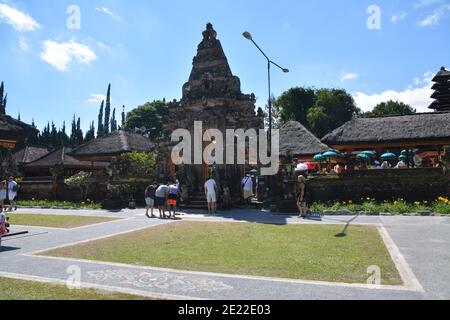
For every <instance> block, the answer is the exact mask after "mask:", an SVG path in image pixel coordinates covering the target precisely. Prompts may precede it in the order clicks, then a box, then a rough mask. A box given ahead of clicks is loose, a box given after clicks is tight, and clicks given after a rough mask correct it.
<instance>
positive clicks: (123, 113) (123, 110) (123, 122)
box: [121, 106, 125, 129]
mask: <svg viewBox="0 0 450 320" xmlns="http://www.w3.org/2000/svg"><path fill="white" fill-rule="evenodd" d="M121 128H122V129H123V128H125V106H122V125H121Z"/></svg>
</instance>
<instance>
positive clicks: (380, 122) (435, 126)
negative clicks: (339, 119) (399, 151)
mask: <svg viewBox="0 0 450 320" xmlns="http://www.w3.org/2000/svg"><path fill="white" fill-rule="evenodd" d="M449 124H450V113H448V112H447V113H446V112H436V113H418V114H414V115H407V116H391V117H379V118H358V119H355V120H351V121H349V122H347V123H346V124H344V125H343V126H342V127H339V128H337V129H336V130H334V131H332V132H331V133H329V134H327V135H326V136H325V137H324V138H323V139H322V142H324V143H326V144H328V145H336V144H355V143H356V144H357V143H384V142H404V141H424V140H427V141H438V140H443V139H447V140H448V139H450V125H449Z"/></svg>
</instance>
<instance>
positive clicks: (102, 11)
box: [95, 7, 122, 20]
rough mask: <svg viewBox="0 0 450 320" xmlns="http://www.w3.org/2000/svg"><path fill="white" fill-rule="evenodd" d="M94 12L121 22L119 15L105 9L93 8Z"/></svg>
mask: <svg viewBox="0 0 450 320" xmlns="http://www.w3.org/2000/svg"><path fill="white" fill-rule="evenodd" d="M95 10H96V11H98V12H101V13H104V14H106V15H108V16H110V17H111V18H113V19H115V20H122V18H120V16H119V15H117V14H115V13H114V12H112V11H111V10H110V9H108V8H106V7H101V8H95Z"/></svg>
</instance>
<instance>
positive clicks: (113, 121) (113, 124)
mask: <svg viewBox="0 0 450 320" xmlns="http://www.w3.org/2000/svg"><path fill="white" fill-rule="evenodd" d="M114 131H117V121H116V108H114V110H113V114H112V117H111V132H114Z"/></svg>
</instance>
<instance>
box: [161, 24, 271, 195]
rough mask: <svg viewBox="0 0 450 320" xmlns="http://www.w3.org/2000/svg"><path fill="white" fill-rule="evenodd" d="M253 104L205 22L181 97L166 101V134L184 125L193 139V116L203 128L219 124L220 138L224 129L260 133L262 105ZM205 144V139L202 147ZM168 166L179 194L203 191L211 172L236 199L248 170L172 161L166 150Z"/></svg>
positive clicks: (262, 122)
mask: <svg viewBox="0 0 450 320" xmlns="http://www.w3.org/2000/svg"><path fill="white" fill-rule="evenodd" d="M255 103H256V99H255V95H254V94H243V93H242V92H241V83H240V79H239V78H238V77H236V76H234V75H233V74H232V72H231V69H230V66H229V64H228V60H227V57H226V56H225V53H224V51H223V49H222V45H221V43H220V41H219V40H218V39H217V33H216V31H215V30H214V29H213V26H212V24H210V23H208V24H207V26H206V30H205V31H204V32H203V40H202V41H201V43H200V44H199V45H198V50H197V55H196V56H195V57H194V60H193V67H192V72H191V75H190V77H189V81H188V82H187V83H186V84H184V86H183V97H182V99H181V101H179V102H178V101H174V102H172V103H171V104H170V105H169V113H170V116H169V121H168V122H169V123H168V125H167V126H166V129H167V131H168V133H169V134H171V133H172V132H173V131H174V130H176V129H187V130H189V131H190V132H191V137H192V140H193V139H194V122H195V121H201V122H202V130H203V132H205V131H206V130H208V129H218V130H220V131H221V132H222V134H223V137H224V138H225V137H226V129H234V130H236V129H244V130H248V129H255V130H256V131H257V132H258V130H259V129H263V128H264V113H263V111H262V110H261V109H258V111H257V112H255ZM192 144H193V143H192ZM209 144H210V142H208V143H206V142H205V143H204V146H203V147H206V146H207V145H209ZM174 145H176V143H175V144H174V143H172V144H170V146H169V148H168V150H171V148H173V146H174ZM224 153H225V152H224ZM166 166H167V171H168V173H169V174H176V176H177V178H178V179H179V180H180V183H181V189H182V193H183V194H184V197H183V198H186V197H188V198H193V197H195V195H196V194H198V193H200V192H202V191H203V185H204V182H205V180H206V179H207V177H208V176H209V175H211V176H213V177H214V178H215V179H216V181H217V182H218V184H219V185H220V186H221V187H223V186H224V185H227V186H228V187H229V188H230V192H231V197H232V198H233V197H234V198H235V197H236V196H238V194H239V192H240V184H241V179H242V177H243V175H244V172H245V170H248V169H249V167H247V168H246V167H245V166H242V165H240V166H238V165H229V164H228V165H225V164H223V165H213V166H208V165H207V164H206V163H203V164H202V165H181V166H174V165H173V163H172V161H171V151H168V152H167V159H166Z"/></svg>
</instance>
